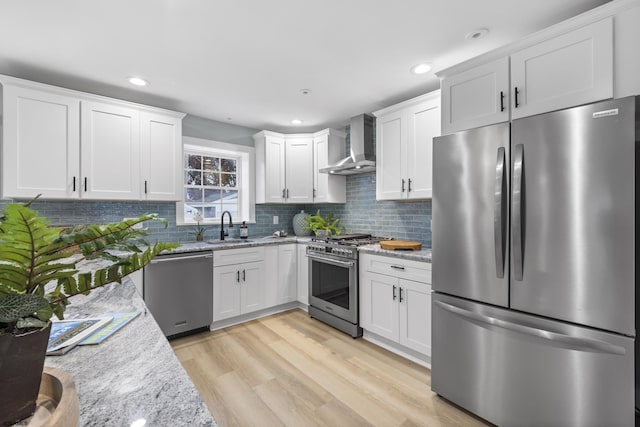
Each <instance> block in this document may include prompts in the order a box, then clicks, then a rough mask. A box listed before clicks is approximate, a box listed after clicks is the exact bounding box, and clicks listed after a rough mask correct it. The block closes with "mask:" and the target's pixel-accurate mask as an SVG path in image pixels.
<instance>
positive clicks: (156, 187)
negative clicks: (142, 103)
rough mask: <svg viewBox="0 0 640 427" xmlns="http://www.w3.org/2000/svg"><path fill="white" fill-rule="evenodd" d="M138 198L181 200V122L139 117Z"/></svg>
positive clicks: (150, 115) (147, 115) (155, 115)
mask: <svg viewBox="0 0 640 427" xmlns="http://www.w3.org/2000/svg"><path fill="white" fill-rule="evenodd" d="M140 144H141V156H142V157H141V165H142V183H141V184H142V189H141V192H142V196H143V198H144V199H145V200H176V201H177V200H181V198H182V173H183V172H182V171H183V168H182V119H181V118H179V117H172V116H167V115H164V114H158V113H153V112H149V111H142V112H141V113H140Z"/></svg>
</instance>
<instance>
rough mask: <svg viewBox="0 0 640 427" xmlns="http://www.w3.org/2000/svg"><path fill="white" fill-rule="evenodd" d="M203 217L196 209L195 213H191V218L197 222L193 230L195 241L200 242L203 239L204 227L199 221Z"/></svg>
mask: <svg viewBox="0 0 640 427" xmlns="http://www.w3.org/2000/svg"><path fill="white" fill-rule="evenodd" d="M203 219H204V218H202V214H201V213H200V211H196V213H194V214H193V220H194V221H195V222H196V224H197V225H196V227H195V229H194V230H195V232H196V241H198V242H202V241H203V240H204V227H202V226H201V225H200V221H202V220H203Z"/></svg>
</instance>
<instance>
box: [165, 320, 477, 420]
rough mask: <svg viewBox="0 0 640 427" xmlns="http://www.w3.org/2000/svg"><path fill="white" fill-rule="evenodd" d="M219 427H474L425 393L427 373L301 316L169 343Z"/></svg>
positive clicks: (463, 415) (468, 417)
mask: <svg viewBox="0 0 640 427" xmlns="http://www.w3.org/2000/svg"><path fill="white" fill-rule="evenodd" d="M171 345H172V347H173V349H174V351H175V352H176V354H177V356H178V359H180V361H181V362H182V365H183V366H184V367H185V369H186V371H187V372H188V374H189V376H190V377H191V379H192V380H193V382H194V384H195V385H196V387H197V389H198V391H199V392H200V395H201V396H202V398H203V400H204V401H205V403H206V404H207V406H208V407H209V410H210V411H211V413H212V414H213V416H214V418H215V419H216V420H217V421H218V424H219V425H220V426H221V427H224V426H260V427H263V426H265V427H267V426H295V427H304V426H327V427H335V426H398V427H410V426H432V427H445V426H484V425H486V424H485V423H483V422H482V421H481V420H479V419H478V418H476V417H474V416H473V415H470V414H468V413H467V412H464V411H462V410H460V409H458V408H457V407H455V406H453V405H451V404H450V403H448V402H446V401H445V400H443V399H441V398H439V397H438V396H437V395H435V394H434V393H432V392H431V390H430V381H431V375H430V371H429V370H428V369H427V368H424V367H422V366H420V365H417V364H415V363H413V362H410V361H408V360H406V359H404V358H402V357H399V356H397V355H395V354H393V353H391V352H389V351H387V350H384V349H382V348H380V347H378V346H376V345H374V344H371V343H369V342H367V341H365V340H362V339H357V340H354V339H352V338H351V337H350V336H348V335H346V334H343V333H341V332H339V331H337V330H335V329H333V328H331V327H330V326H327V325H325V324H324V323H321V322H319V321H317V320H315V319H311V318H310V317H309V315H308V314H307V313H306V312H304V311H302V310H298V309H296V310H291V311H288V312H285V313H279V314H275V315H272V316H269V317H265V318H262V319H259V320H254V321H251V322H247V323H244V324H241V325H237V326H231V327H229V328H225V329H221V330H218V331H214V332H203V333H200V334H197V335H191V336H188V337H184V338H179V339H176V340H173V341H171Z"/></svg>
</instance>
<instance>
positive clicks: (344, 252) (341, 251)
mask: <svg viewBox="0 0 640 427" xmlns="http://www.w3.org/2000/svg"><path fill="white" fill-rule="evenodd" d="M331 253H332V254H334V255H340V256H346V257H349V258H353V257H354V255H355V249H353V248H331Z"/></svg>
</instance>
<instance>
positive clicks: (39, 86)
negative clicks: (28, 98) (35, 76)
mask: <svg viewBox="0 0 640 427" xmlns="http://www.w3.org/2000/svg"><path fill="white" fill-rule="evenodd" d="M0 85H3V86H4V85H12V86H18V87H21V88H26V89H36V90H40V91H44V92H49V93H53V94H58V95H65V96H74V97H77V98H78V99H80V101H99V102H107V103H112V104H117V105H123V106H127V107H131V108H136V109H139V110H144V111H148V112H153V113H160V114H164V115H167V116H172V117H177V118H179V119H183V118H184V117H185V116H186V114H185V113H181V112H179V111H173V110H167V109H164V108H158V107H153V106H150V105H145V104H138V103H135V102H131V101H125V100H122V99H117V98H110V97H108V96H102V95H96V94H93V93H89V92H82V91H79V90H75V89H67V88H64V87H60V86H53V85H49V84H45V83H39V82H34V81H31V80H25V79H20V78H17V77H12V76H7V75H4V74H0Z"/></svg>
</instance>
